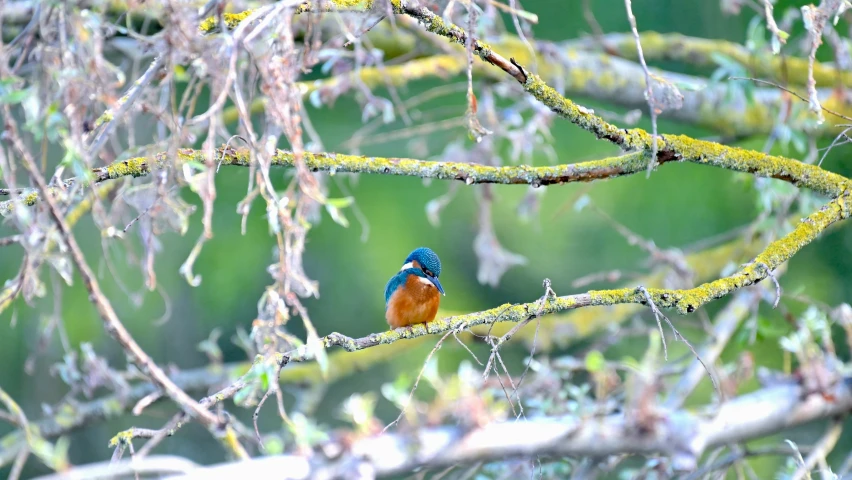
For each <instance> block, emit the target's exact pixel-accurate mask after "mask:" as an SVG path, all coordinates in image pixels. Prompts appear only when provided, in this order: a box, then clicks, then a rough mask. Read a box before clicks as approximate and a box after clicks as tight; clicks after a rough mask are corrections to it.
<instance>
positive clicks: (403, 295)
mask: <svg viewBox="0 0 852 480" xmlns="http://www.w3.org/2000/svg"><path fill="white" fill-rule="evenodd" d="M423 280H425V279H423ZM423 280H421V277H418V276H417V275H409V276H408V279H407V280H406V281H405V284H403V285H402V286H401V287H399V288H398V289H396V291H395V292H393V295H391V297H390V301H389V302H388V309H387V312H385V318H386V319H387V321H388V325H390V327H391V328H399V327H407V326H409V325H416V324H418V323H427V322H431V321H432V320H433V319H434V318H435V315H437V314H438V306H439V305H440V303H441V295H440V294H439V293H438V289H437V288H435V287H434V286H433V285H431V284H427V283H425V282H424V281H423Z"/></svg>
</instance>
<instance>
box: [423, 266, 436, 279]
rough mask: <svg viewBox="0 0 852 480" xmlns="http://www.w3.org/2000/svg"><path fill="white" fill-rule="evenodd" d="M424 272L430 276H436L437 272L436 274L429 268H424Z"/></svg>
mask: <svg viewBox="0 0 852 480" xmlns="http://www.w3.org/2000/svg"><path fill="white" fill-rule="evenodd" d="M423 273H425V274H426V275H429V276H430V277H434V276H435V274H434V273H432V271H431V270H429V269H428V268H424V269H423Z"/></svg>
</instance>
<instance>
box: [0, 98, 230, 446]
mask: <svg viewBox="0 0 852 480" xmlns="http://www.w3.org/2000/svg"><path fill="white" fill-rule="evenodd" d="M6 113H7V114H9V111H8V108H7V109H6ZM6 133H7V134H8V138H9V139H10V140H11V143H12V145H13V146H14V147H15V149H16V150H18V153H19V155H21V158H22V159H23V164H24V167H25V168H26V169H27V171H28V172H29V174H30V177H31V178H32V180H33V181H34V182H35V184H36V185H37V186H38V190H39V191H40V192H41V194H42V196H43V197H44V200H45V204H46V205H47V209H48V211H49V212H50V215H51V216H52V217H53V219H54V221H55V222H56V225H57V227H58V229H59V232H60V235H61V236H62V239H63V241H64V242H65V244H66V245H67V247H68V249H69V251H70V254H71V258H72V260H73V261H74V263H75V264H76V266H77V269H78V270H79V271H80V276H81V277H82V278H83V284H84V285H85V287H86V290H87V291H88V292H89V299H90V301H91V302H92V303H93V304H94V305H95V308H96V309H97V311H98V313H99V315H100V317H101V319H102V320H103V323H104V328H105V330H106V332H107V333H109V334H110V335H111V336H112V337H113V338H114V339H115V340H116V341H117V342H118V343H119V345H121V347H122V348H123V350H124V351H125V352H126V353H127V354H128V356H129V357H130V358H131V359H132V360H133V362H134V363H135V364H136V366H137V367H138V368H139V369H140V370H141V371H142V372H143V373H145V374H146V375H148V376H149V377H150V378H151V381H152V382H153V383H154V384H156V385H157V387H159V388H160V389H161V390H162V391H163V392H164V393H165V394H166V395H168V396H169V398H171V399H172V400H173V401H174V402H175V403H177V404H178V405H180V406H181V407H182V408H183V409H184V410H185V411H187V412H188V413H190V414H191V415H192V416H193V417H195V418H197V419H199V420H200V421H201V422H202V423H203V424H204V425H205V426H207V427H208V428H210V429H211V430H217V429H219V428H221V427H224V430H225V433H226V434H227V432H228V431H229V430H230V427H229V426H227V425H226V424H225V422H223V421H221V420H220V419H219V418H218V417H217V416H216V415H214V414H213V413H211V412H210V411H208V410H207V409H205V408H203V407H202V406H201V405H199V404H198V402H196V401H195V400H194V399H193V398H192V397H190V396H189V395H187V394H186V392H184V391H183V390H182V389H180V388H179V387H178V386H177V385H175V383H174V382H172V380H171V379H170V378H169V377H168V376H167V375H166V373H165V372H164V371H163V370H162V369H161V368H160V367H159V366H158V365H157V364H156V363H155V362H154V360H153V359H151V357H149V356H148V354H147V353H145V351H143V350H142V348H141V347H140V346H139V344H137V343H136V341H135V340H134V339H133V337H132V336H131V335H130V332H128V331H127V329H126V328H125V327H124V325H123V324H122V323H121V321H120V320H119V319H118V315H117V314H116V313H115V310H114V309H113V308H112V304H110V302H109V300H108V299H107V298H106V296H105V295H104V293H103V292H102V291H101V288H100V285H99V284H98V281H97V279H96V277H95V275H94V272H92V270H91V269H90V268H89V265H88V263H86V259H85V257H84V256H83V251H82V250H81V249H80V245H79V244H78V243H77V241H76V239H75V238H74V235H73V233H72V232H71V227H70V226H69V225H68V222H67V221H66V220H65V217H64V216H63V214H62V212H61V211H60V210H59V207H58V206H57V205H56V202H55V201H54V199H53V198H52V197H51V196H50V195H49V194H48V187H47V182H46V181H45V179H44V177H43V176H42V174H41V172H39V170H38V168H37V167H36V164H35V161H34V160H33V159H32V158H31V157H30V155H29V153H28V151H27V150H26V148H25V146H24V145H23V143H22V142H21V139H20V137H19V136H18V135H17V132H16V129H15V128H14V125H12V124H11V123H8V122H7V124H6Z"/></svg>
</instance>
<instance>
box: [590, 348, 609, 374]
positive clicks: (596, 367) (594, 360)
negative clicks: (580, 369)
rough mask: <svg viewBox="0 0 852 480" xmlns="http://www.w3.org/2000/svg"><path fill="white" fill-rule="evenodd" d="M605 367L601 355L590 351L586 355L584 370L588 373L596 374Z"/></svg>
mask: <svg viewBox="0 0 852 480" xmlns="http://www.w3.org/2000/svg"><path fill="white" fill-rule="evenodd" d="M605 366H606V359H605V358H604V356H603V354H602V353H601V352H599V351H597V350H592V351H591V352H589V353H588V354H587V355H586V370H588V371H589V372H590V373H597V372H600V371H602V370H603V369H604V367H605Z"/></svg>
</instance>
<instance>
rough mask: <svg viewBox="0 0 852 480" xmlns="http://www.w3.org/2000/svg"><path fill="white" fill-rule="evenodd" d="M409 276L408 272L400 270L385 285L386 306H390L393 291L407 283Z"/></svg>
mask: <svg viewBox="0 0 852 480" xmlns="http://www.w3.org/2000/svg"><path fill="white" fill-rule="evenodd" d="M407 276H408V274H407V273H406V272H399V273H397V274H396V275H394V276H393V277H391V279H390V280H388V284H387V285H385V308H387V307H388V302H390V297H391V295H393V292H395V291H396V289H397V288H399V287H400V286H401V285H403V284H404V283H405V279H406V277H407Z"/></svg>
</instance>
